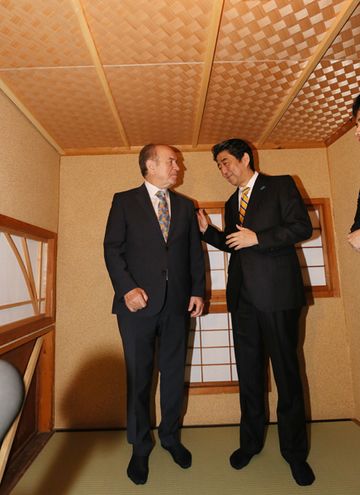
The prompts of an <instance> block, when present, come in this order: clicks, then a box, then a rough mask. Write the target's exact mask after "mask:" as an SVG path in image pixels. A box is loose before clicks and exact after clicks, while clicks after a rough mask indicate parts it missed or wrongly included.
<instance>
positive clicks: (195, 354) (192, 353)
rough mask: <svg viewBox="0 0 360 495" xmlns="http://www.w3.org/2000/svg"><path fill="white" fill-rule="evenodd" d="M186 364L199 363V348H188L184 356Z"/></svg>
mask: <svg viewBox="0 0 360 495" xmlns="http://www.w3.org/2000/svg"><path fill="white" fill-rule="evenodd" d="M186 364H201V350H200V349H188V352H187V356H186Z"/></svg>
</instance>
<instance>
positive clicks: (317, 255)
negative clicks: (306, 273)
mask: <svg viewBox="0 0 360 495" xmlns="http://www.w3.org/2000/svg"><path fill="white" fill-rule="evenodd" d="M302 253H303V256H304V258H305V262H306V265H307V266H324V254H323V250H322V247H318V248H303V249H302Z"/></svg>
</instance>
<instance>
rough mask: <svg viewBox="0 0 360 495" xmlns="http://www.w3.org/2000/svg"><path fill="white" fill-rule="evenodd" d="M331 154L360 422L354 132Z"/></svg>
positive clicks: (358, 181)
mask: <svg viewBox="0 0 360 495" xmlns="http://www.w3.org/2000/svg"><path fill="white" fill-rule="evenodd" d="M328 154H329V170H330V179H331V188H332V196H333V203H334V212H335V215H334V216H335V231H336V235H337V238H338V244H339V260H340V263H339V267H340V277H341V284H342V293H343V299H344V307H345V315H346V324H347V339H348V341H349V343H350V349H351V371H352V376H353V387H354V400H355V410H354V417H356V418H357V419H358V420H359V421H360V332H359V327H360V291H359V281H360V254H359V253H357V252H356V251H354V250H353V249H352V248H351V247H350V245H349V244H348V242H347V240H346V235H347V233H348V232H349V229H350V227H351V225H352V223H353V219H354V215H355V210H356V201H357V197H358V193H359V187H360V169H359V164H360V144H359V143H358V142H357V141H356V140H355V137H354V130H351V131H349V132H348V133H347V134H345V135H344V136H342V137H341V138H340V139H339V140H338V141H336V142H335V143H334V144H333V145H332V146H330V147H329V150H328Z"/></svg>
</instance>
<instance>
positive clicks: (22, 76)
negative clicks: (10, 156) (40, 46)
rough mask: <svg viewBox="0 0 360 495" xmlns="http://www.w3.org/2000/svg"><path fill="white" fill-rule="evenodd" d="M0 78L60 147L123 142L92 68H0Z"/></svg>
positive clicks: (84, 146)
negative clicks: (22, 69)
mask: <svg viewBox="0 0 360 495" xmlns="http://www.w3.org/2000/svg"><path fill="white" fill-rule="evenodd" d="M0 77H2V78H3V79H4V81H5V83H6V84H8V85H9V86H10V87H11V88H12V89H13V90H14V91H15V93H16V94H17V95H18V97H19V98H20V99H21V101H22V102H23V103H24V104H25V105H26V106H27V107H28V108H29V110H30V111H32V112H33V114H34V115H35V116H36V118H37V119H38V120H39V121H40V123H41V124H42V125H43V126H44V127H45V128H46V130H47V131H48V132H49V134H50V135H51V136H52V137H53V138H54V139H55V140H56V141H57V142H58V143H59V144H60V145H61V146H62V147H64V148H80V147H82V148H87V147H90V146H92V147H107V146H122V145H123V143H122V141H121V138H120V136H119V134H118V131H117V128H116V126H115V123H114V118H113V116H112V115H111V113H110V110H109V106H108V104H107V102H106V100H105V96H104V93H103V91H102V89H101V87H100V83H99V80H98V78H97V75H96V73H95V69H93V68H87V69H86V68H83V69H61V70H58V69H46V70H45V69H44V70H31V69H29V70H26V71H7V72H5V73H4V72H1V71H0Z"/></svg>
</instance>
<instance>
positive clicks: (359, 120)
mask: <svg viewBox="0 0 360 495" xmlns="http://www.w3.org/2000/svg"><path fill="white" fill-rule="evenodd" d="M352 113H353V117H354V119H355V137H356V138H357V140H358V141H359V142H360V95H358V96H357V97H356V98H355V100H354V104H353V107H352ZM350 232H351V233H350V234H349V235H348V237H347V239H348V241H349V243H350V244H351V246H352V247H353V248H354V249H355V250H356V251H360V192H359V196H358V201H357V209H356V213H355V218H354V223H353V225H352V227H351V229H350Z"/></svg>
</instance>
